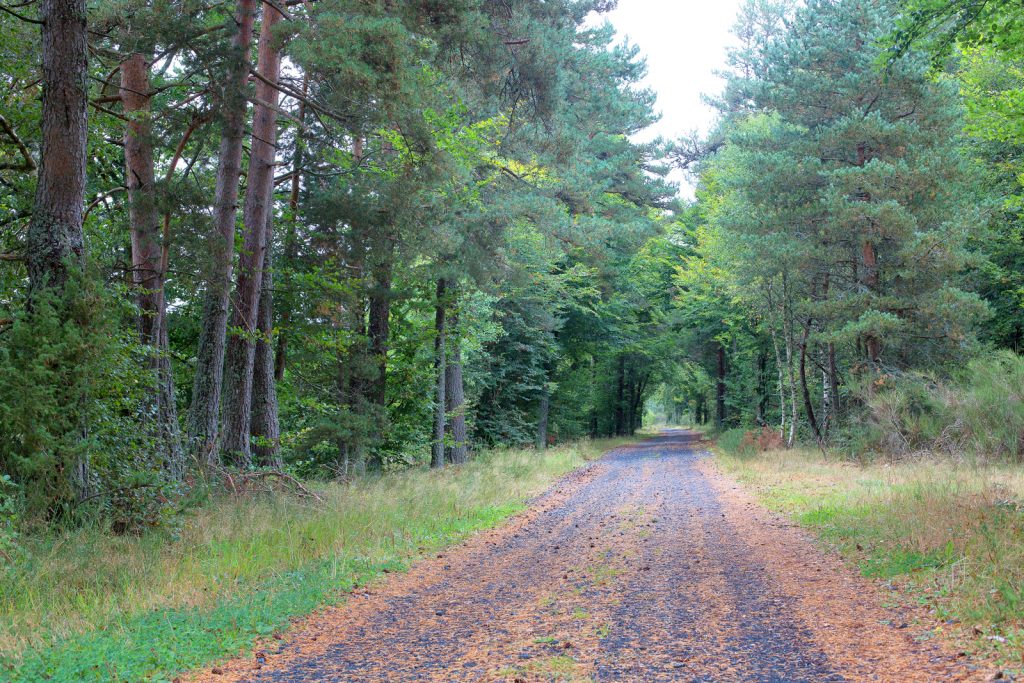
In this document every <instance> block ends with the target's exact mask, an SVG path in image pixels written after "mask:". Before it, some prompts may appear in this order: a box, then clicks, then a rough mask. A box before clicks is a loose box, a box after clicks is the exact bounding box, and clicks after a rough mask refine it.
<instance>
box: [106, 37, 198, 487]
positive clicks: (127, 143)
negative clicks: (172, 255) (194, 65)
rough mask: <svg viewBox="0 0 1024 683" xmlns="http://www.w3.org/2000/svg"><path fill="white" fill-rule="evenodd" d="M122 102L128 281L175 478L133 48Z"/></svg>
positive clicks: (148, 133)
mask: <svg viewBox="0 0 1024 683" xmlns="http://www.w3.org/2000/svg"><path fill="white" fill-rule="evenodd" d="M120 97H121V104H122V106H123V109H124V113H125V115H126V117H127V118H128V124H127V126H126V127H125V136H124V160H125V185H126V186H127V188H128V217H129V223H130V225H131V244H132V282H133V284H134V285H135V298H136V303H137V304H138V307H139V317H138V320H137V327H138V331H139V340H140V341H141V342H142V343H143V344H145V345H146V346H148V347H149V348H150V352H149V357H148V359H147V361H146V363H147V366H148V369H149V370H150V371H151V372H153V374H154V377H155V380H156V384H155V385H154V387H153V390H152V395H151V396H150V398H149V401H148V405H147V410H146V417H145V419H146V420H147V421H149V422H150V423H151V424H152V427H153V431H154V436H155V437H156V439H157V444H158V447H159V448H160V449H161V451H162V457H163V461H164V468H165V470H166V471H167V473H168V474H169V476H170V478H171V479H172V480H174V481H180V480H181V479H182V478H183V477H184V475H185V457H184V452H183V450H182V447H181V434H180V431H179V427H178V410H177V406H176V405H175V397H174V376H173V374H172V372H171V359H170V355H169V349H168V336H167V329H166V326H167V316H166V305H165V301H164V277H165V275H166V273H165V272H164V265H163V245H162V244H161V229H160V215H159V212H158V211H157V204H156V178H155V169H154V166H153V140H152V126H151V123H150V117H149V109H150V98H151V95H150V87H149V63H148V58H147V56H146V55H144V54H142V53H139V52H137V53H135V54H133V55H132V56H131V57H129V58H128V59H127V60H125V61H124V63H122V64H121V88H120Z"/></svg>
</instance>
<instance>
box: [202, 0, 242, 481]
mask: <svg viewBox="0 0 1024 683" xmlns="http://www.w3.org/2000/svg"><path fill="white" fill-rule="evenodd" d="M255 14H256V0H238V1H237V4H236V9H235V24H236V26H237V30H236V32H235V35H234V38H233V39H232V53H233V54H232V56H231V68H230V73H229V74H228V77H227V83H226V84H225V87H224V91H223V103H222V105H221V135H220V151H219V156H218V159H217V180H216V189H215V194H214V202H213V203H214V207H213V210H214V220H213V234H212V235H211V238H210V240H209V243H208V245H207V246H208V248H209V249H210V251H211V252H212V253H211V264H210V272H209V275H208V277H207V285H206V297H205V304H204V307H203V324H202V331H201V333H200V337H199V350H198V352H197V356H196V374H195V382H194V384H193V386H192V405H191V406H190V408H189V415H188V433H189V437H190V438H191V439H192V441H193V442H194V444H195V448H196V450H197V455H198V457H199V458H200V460H202V461H205V462H207V463H209V464H217V463H219V461H220V454H219V452H218V450H217V437H218V433H217V427H218V418H219V416H220V399H221V389H222V386H223V385H222V382H223V376H224V347H225V344H226V341H227V325H228V306H229V304H230V296H231V268H232V261H233V260H234V249H235V217H236V215H237V214H238V180H239V178H240V177H241V175H242V140H243V138H244V136H245V119H246V113H247V111H248V104H247V99H246V93H245V90H246V83H247V82H248V79H249V46H250V44H251V42H252V29H253V21H254V19H255Z"/></svg>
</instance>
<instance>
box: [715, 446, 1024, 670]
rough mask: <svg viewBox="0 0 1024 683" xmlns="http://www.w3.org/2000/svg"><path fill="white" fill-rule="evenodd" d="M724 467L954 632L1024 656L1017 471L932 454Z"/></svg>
mask: <svg viewBox="0 0 1024 683" xmlns="http://www.w3.org/2000/svg"><path fill="white" fill-rule="evenodd" d="M718 461H719V463H720V464H721V465H722V466H723V468H724V469H725V470H726V471H728V472H730V473H731V474H733V475H735V476H737V477H739V478H740V479H741V480H742V481H744V482H745V483H747V484H750V485H752V486H753V487H754V488H755V489H756V490H757V492H758V494H759V495H760V496H761V498H762V500H764V501H765V502H766V503H767V504H768V505H769V506H770V507H772V508H774V509H776V510H780V511H783V512H786V513H787V514H789V515H791V516H793V517H794V518H795V519H796V520H797V521H799V522H800V523H801V524H803V525H805V526H807V527H810V528H812V529H813V530H815V531H816V532H817V533H819V534H820V535H821V536H822V537H823V538H824V539H826V540H828V541H829V542H831V543H832V544H833V545H834V546H835V547H837V548H838V549H839V550H840V551H841V552H843V553H844V555H846V556H847V557H848V558H850V559H851V560H853V561H855V562H856V563H857V564H858V565H859V566H860V568H861V570H862V571H863V572H864V573H865V574H867V575H869V576H874V577H878V578H881V579H886V580H888V581H891V582H893V583H895V584H897V585H899V586H902V587H903V588H905V589H906V590H907V591H908V593H909V594H910V595H912V596H913V597H914V599H917V600H919V601H921V602H924V603H925V604H928V605H930V606H932V607H933V608H934V610H935V611H936V614H937V616H938V617H940V618H941V619H944V620H947V621H948V622H949V623H950V627H951V628H950V630H954V631H959V632H961V633H962V634H967V635H969V636H971V637H974V638H975V644H976V645H977V646H979V647H981V648H993V649H996V650H997V651H999V652H1000V653H1001V654H1002V655H1003V656H1004V657H1006V658H1008V659H1012V660H1015V661H1018V662H1019V661H1021V660H1022V659H1024V651H1022V647H1021V646H1022V644H1024V637H1022V632H1024V504H1022V501H1024V468H1022V467H1020V466H997V465H988V466H974V465H966V464H963V463H956V462H953V461H950V460H943V459H938V458H924V459H919V460H916V461H904V462H898V463H873V464H854V463H850V462H845V461H841V460H832V459H825V458H823V457H822V456H821V454H820V453H816V452H810V451H788V452H787V451H773V452H767V453H762V454H759V455H755V456H751V457H742V458H741V457H735V456H730V455H725V454H722V453H719V458H718Z"/></svg>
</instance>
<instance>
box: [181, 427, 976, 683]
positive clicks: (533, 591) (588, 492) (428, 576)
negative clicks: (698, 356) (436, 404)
mask: <svg viewBox="0 0 1024 683" xmlns="http://www.w3.org/2000/svg"><path fill="white" fill-rule="evenodd" d="M705 456H706V452H705V451H704V449H703V447H702V446H701V444H700V442H699V440H698V438H697V436H696V435H694V434H692V433H689V432H683V431H671V432H666V433H665V434H663V435H662V436H660V437H658V438H655V439H650V440H648V441H645V442H643V443H641V444H639V445H636V446H631V447H626V448H621V449H617V450H615V451H612V452H611V453H609V454H607V455H606V456H605V457H604V458H602V459H601V460H600V461H598V462H597V463H594V464H592V465H590V466H589V467H587V468H584V469H583V470H581V471H579V472H576V473H574V474H573V475H570V476H569V477H567V478H565V479H564V480H562V481H561V482H560V483H559V485H558V486H556V487H555V488H553V489H552V490H551V491H549V492H548V493H547V494H545V495H543V496H541V497H540V498H538V499H537V500H536V501H534V504H533V505H532V506H531V508H530V510H529V511H528V512H526V513H524V514H522V515H519V516H518V517H516V518H515V519H513V520H512V521H511V522H510V523H509V524H507V525H505V526H504V527H502V528H500V529H497V530H495V531H491V532H485V533H482V534H479V535H477V536H475V537H474V538H473V539H471V540H470V541H468V542H466V543H464V544H463V545H461V546H457V547H455V548H452V549H451V550H449V551H448V552H446V553H442V554H440V555H438V556H437V557H432V558H430V559H427V560H423V561H421V562H419V563H417V564H416V566H415V567H414V568H413V569H412V570H411V571H410V572H409V573H408V574H404V575H401V576H391V577H389V578H388V579H387V580H386V581H384V582H381V583H378V584H376V585H374V586H371V587H370V588H369V589H367V590H364V591H362V592H360V593H357V594H355V595H353V596H352V597H351V598H350V599H349V600H348V601H347V602H346V603H345V604H343V605H341V606H338V607H332V608H328V609H325V610H322V611H321V612H318V613H317V614H315V615H314V616H312V617H310V618H309V619H308V620H306V621H304V622H302V623H301V624H299V625H298V626H297V627H296V628H295V629H293V633H291V634H290V635H289V636H288V637H286V639H285V641H284V642H283V643H280V642H277V641H270V642H269V643H268V644H266V645H264V646H261V648H260V650H259V652H257V655H256V656H253V655H249V656H247V657H245V658H240V659H238V660H235V661H232V662H228V663H226V664H224V665H222V666H219V667H217V669H216V670H215V671H216V673H213V672H212V671H211V670H209V669H208V670H206V671H204V672H200V673H197V674H196V675H195V676H193V677H192V680H196V681H218V682H224V681H248V682H252V683H256V682H259V683H299V682H303V683H305V682H310V681H353V682H355V681H359V682H370V681H381V682H384V681H387V682H389V683H395V682H400V681H510V682H517V681H520V682H524V683H525V682H527V681H558V680H561V681H763V682H769V681H779V682H782V681H786V682H796V681H815V682H821V683H826V682H830V681H956V680H983V679H984V677H983V676H980V675H979V674H977V673H975V672H972V671H971V668H970V667H969V665H968V663H967V662H965V661H964V660H963V659H962V658H957V657H956V656H955V654H954V653H950V652H948V651H946V650H944V649H943V648H942V647H941V646H939V645H937V644H935V643H934V642H933V641H929V642H920V640H921V638H922V636H926V635H927V632H926V630H925V629H926V625H923V624H921V623H917V621H916V620H919V617H920V615H915V614H909V615H908V614H907V613H905V612H902V613H898V612H895V611H894V610H891V609H883V608H882V607H881V606H880V605H881V604H882V602H883V596H882V595H880V594H879V590H878V588H877V587H876V586H875V585H874V584H871V583H869V582H867V581H864V580H862V579H860V578H859V577H856V576H854V575H853V574H852V573H851V572H850V571H849V570H848V569H847V568H845V567H843V566H842V564H841V563H840V562H839V561H838V560H837V559H835V558H833V557H829V556H826V555H824V554H822V553H821V552H819V551H818V550H816V549H815V547H814V546H813V544H812V543H811V542H810V540H809V539H808V538H807V537H806V536H805V535H804V534H803V532H801V531H799V530H797V529H795V528H793V527H792V525H790V524H788V523H786V522H785V521H784V520H782V519H780V518H778V517H775V516H773V515H771V514H769V513H767V512H766V511H764V510H763V508H761V507H760V506H759V505H757V504H756V503H755V502H754V501H753V499H751V498H750V497H749V495H748V494H747V493H746V492H744V491H742V490H741V489H739V487H737V486H736V485H735V483H733V482H731V481H730V480H728V479H726V478H724V477H723V476H722V475H720V474H718V473H717V471H715V470H714V468H713V466H712V465H710V463H709V461H708V459H707V458H706V457H705ZM907 620H910V621H911V622H913V623H914V624H915V625H914V626H913V627H909V626H907ZM890 624H896V625H890Z"/></svg>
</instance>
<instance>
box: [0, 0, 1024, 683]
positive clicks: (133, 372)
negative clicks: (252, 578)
mask: <svg viewBox="0 0 1024 683" xmlns="http://www.w3.org/2000/svg"><path fill="white" fill-rule="evenodd" d="M627 1H628V0H627ZM617 4H618V3H616V2H615V1H614V0H545V1H539V0H260V1H257V0H234V1H233V2H226V3H222V2H209V1H208V0H173V1H172V0H90V1H87V0H25V1H17V2H14V1H10V0H4V2H3V3H2V4H0V78H2V80H3V83H4V87H3V94H2V96H0V577H6V578H5V579H4V580H5V581H6V580H7V579H10V580H11V581H12V583H11V584H10V585H11V586H13V585H15V583H16V581H22V580H24V576H25V575H27V574H28V573H29V570H28V569H26V567H32V566H38V565H39V563H41V562H44V561H45V560H44V559H41V558H43V557H44V555H45V553H52V552H54V550H53V549H54V547H55V546H58V545H60V544H61V543H63V541H61V540H60V539H62V538H77V536H75V534H82V533H89V534H95V535H94V536H89V538H98V539H108V540H107V541H102V542H103V543H107V542H110V543H114V542H120V541H118V540H117V539H138V538H142V539H145V538H150V537H153V538H159V539H163V540H162V541H159V542H161V543H162V542H167V543H170V544H172V545H173V543H174V542H175V539H177V538H179V537H180V535H181V534H182V533H183V530H187V529H188V528H190V525H192V524H195V523H196V522H195V520H196V519H205V520H206V521H207V522H210V523H212V522H211V521H210V519H209V518H208V517H209V516H211V515H212V516H213V518H214V519H216V514H220V513H218V512H216V511H217V510H221V511H223V510H222V507H218V506H224V505H228V506H230V505H234V504H241V505H245V503H244V502H242V503H237V501H245V500H247V496H260V495H268V496H271V497H273V496H279V495H280V496H293V497H295V498H297V499H301V500H303V501H311V500H312V501H320V502H323V499H324V498H330V497H331V496H339V497H342V496H343V495H344V494H343V493H342V492H343V491H345V490H346V489H345V488H332V487H336V486H340V487H356V488H354V489H352V490H353V491H356V490H357V489H358V490H359V491H361V492H362V493H360V494H359V495H365V496H369V495H370V494H369V493H367V492H369V491H375V490H376V489H374V488H373V487H376V486H381V484H380V481H382V479H381V477H388V476H398V477H402V476H406V475H407V474H408V473H416V472H420V471H427V470H434V471H448V470H455V471H460V468H461V470H462V471H466V472H477V470H473V469H471V468H472V467H475V466H478V467H482V468H484V469H486V467H487V466H488V465H487V463H489V462H492V458H493V457H505V456H495V455H494V454H495V453H499V454H501V453H505V454H508V453H510V452H513V451H515V449H520V450H523V451H524V452H528V457H526V456H524V457H526V459H525V460H523V463H529V462H531V460H530V459H531V458H536V459H542V458H544V457H550V458H559V457H562V456H561V455H559V454H560V453H562V451H559V450H558V449H561V448H569V449H572V448H576V446H574V444H576V443H579V442H581V441H580V440H586V439H607V438H615V437H632V436H633V435H635V434H637V432H638V431H639V430H641V429H643V428H649V427H651V426H652V425H669V426H681V425H690V426H695V427H697V428H699V429H701V430H704V431H707V432H711V433H714V434H716V435H717V436H718V438H719V441H720V443H721V444H722V445H723V447H728V448H730V449H733V450H736V451H741V452H747V451H749V452H758V451H768V450H773V449H780V448H781V449H785V448H794V447H801V446H803V447H809V448H813V449H816V450H819V451H821V452H822V453H829V454H832V455H835V456H837V457H841V458H845V459H849V460H851V461H858V462H862V461H865V460H872V459H875V458H885V457H898V456H907V455H915V456H920V455H921V454H925V455H926V456H927V457H935V458H943V457H953V458H976V459H980V460H983V461H987V462H999V463H1003V464H1007V463H1019V462H1020V459H1021V457H1022V456H1024V395H1022V393H1021V392H1022V387H1024V359H1022V358H1021V356H1020V355H1019V353H1020V351H1021V349H1022V344H1024V188H1022V183H1024V166H1022V164H1024V123H1022V122H1024V53H1022V52H1021V48H1022V46H1024V11H1022V10H1021V8H1020V7H1019V3H1014V2H1010V1H1009V0H954V1H952V2H944V1H939V0H805V1H802V2H798V1H797V0H748V1H747V2H745V3H743V5H742V10H741V12H740V15H739V16H738V17H737V21H736V28H735V41H734V44H733V46H732V47H731V48H730V49H729V52H728V65H727V67H726V69H725V71H724V72H723V74H722V77H723V79H724V88H723V89H722V91H721V92H717V93H708V94H707V97H708V101H709V102H710V103H711V104H712V105H713V107H714V108H715V110H716V112H717V121H716V123H715V125H714V127H713V128H712V129H711V130H710V131H698V132H693V133H688V132H686V131H680V132H679V136H678V137H677V138H675V139H663V138H657V139H654V140H653V141H645V142H640V140H649V139H650V138H649V137H645V136H644V131H645V130H646V129H648V128H649V127H650V126H651V124H653V123H654V122H655V121H657V120H658V118H659V110H658V105H657V100H656V93H654V92H653V91H652V90H650V89H648V88H646V87H645V86H644V85H643V79H644V76H645V73H646V66H645V60H644V56H643V54H642V52H641V50H640V48H639V47H637V46H636V45H635V44H633V43H631V42H630V41H629V40H628V39H625V38H624V37H623V36H621V35H619V34H617V32H616V30H615V28H614V27H613V26H612V24H611V23H609V22H607V21H604V20H602V18H601V17H602V15H603V14H604V13H606V12H608V11H611V10H612V9H613V8H614V7H615V6H616V5H617ZM653 20H654V19H653V18H652V21H653ZM680 67H681V68H680V71H679V79H680V82H679V87H680V88H683V87H686V82H685V81H686V70H685V68H683V67H684V65H680ZM679 172H682V173H685V176H686V179H687V182H689V183H692V185H693V187H694V188H695V194H694V196H693V197H692V198H690V197H689V195H688V194H687V192H686V191H685V189H683V190H681V189H680V186H679V183H678V182H674V181H672V180H670V175H671V174H672V173H679ZM583 443H586V442H585V441H584V442H583ZM545 451H549V452H550V453H552V455H550V456H545V455H543V454H544V452H545ZM515 452H519V451H515ZM509 457H511V456H509ZM517 457H518V456H517ZM573 457H576V456H573ZM588 457H589V456H588ZM501 462H504V461H501ZM517 462H518V461H517ZM506 465H508V467H509V468H510V469H509V472H513V473H514V472H518V471H519V470H517V469H516V468H517V467H534V466H535V465H530V464H522V463H520V464H519V465H515V466H514V467H513V466H512V465H509V464H508V463H506ZM552 467H553V465H552ZM566 467H569V465H566ZM481 471H483V470H481ZM523 471H525V470H523ZM450 476H461V475H450ZM473 476H477V475H473ZM481 476H482V475H481ZM509 476H510V477H513V478H514V477H515V476H518V475H515V474H510V475H509ZM523 476H524V477H525V475H523ZM402 481H405V480H402ZM445 481H447V480H445ZM358 487H368V488H365V489H364V488H358ZM496 488H500V487H496ZM325 492H328V493H325ZM352 495H353V496H356V493H353V494H352ZM380 495H381V496H383V497H385V498H386V497H387V496H388V495H389V494H388V493H387V489H386V487H385V489H382V492H381V493H380ZM396 500H397V499H396ZM410 500H411V499H410ZM226 501H227V502H226ZM231 501H236V502H235V503H232V502H231ZM376 504H377V503H374V505H376ZM211 510H213V511H214V512H211ZM268 514H269V513H268ZM430 514H433V513H426V512H425V513H424V518H426V517H429V516H430ZM438 514H440V513H438ZM190 520H191V521H190ZM222 521H223V520H222ZM265 522H266V523H267V524H269V523H270V519H269V518H268V520H265ZM432 533H433V532H432ZM97 542H100V541H97ZM104 547H106V546H104ZM41 549H45V553H43V550H41ZM40 553H43V554H40ZM48 557H51V559H52V557H53V555H52V554H51V555H49V556H48ZM4 572H6V573H7V574H4ZM11 577H21V578H17V579H16V580H15V579H11ZM68 599H69V600H70V598H68ZM3 600H6V598H4V599H0V602H3ZM37 607H38V606H37ZM3 610H5V611H7V613H8V614H13V613H16V612H17V611H18V610H25V611H26V612H27V611H30V606H28V605H13V603H7V604H6V605H5V606H4V608H3ZM0 613H2V612H0ZM33 629H35V630H36V631H37V632H41V631H40V629H42V626H40V625H39V624H35V625H34V626H33V625H30V626H26V627H25V629H23V630H24V631H25V632H26V633H27V632H31V631H32V630H33ZM76 629H78V630H81V625H80V624H79V625H78V626H73V627H69V628H68V629H67V630H66V631H61V635H62V636H66V635H67V633H68V632H77V631H76ZM16 631H17V630H16V629H15V631H11V632H6V633H2V634H0V655H8V656H13V655H12V653H24V652H27V651H29V649H31V647H37V646H39V643H38V642H37V641H36V640H33V638H32V637H30V636H27V635H25V633H21V632H16ZM12 634H13V635H12ZM26 648H28V649H26ZM204 656H206V655H204ZM21 657H22V654H18V655H17V661H18V662H21V659H20V658H21ZM11 661H15V660H11ZM201 661H204V660H202V659H201V658H200V659H197V660H196V661H195V662H193V663H192V665H195V664H196V663H198V662H201ZM2 662H3V659H0V665H2ZM18 665H19V666H21V664H20V663H19V664H18ZM11 666H14V665H13V664H12V665H11ZM11 670H13V669H11ZM26 670H27V669H26ZM25 675H26V676H28V675H29V674H25ZM25 680H30V679H29V678H26V679H25ZM69 680H71V679H69Z"/></svg>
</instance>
